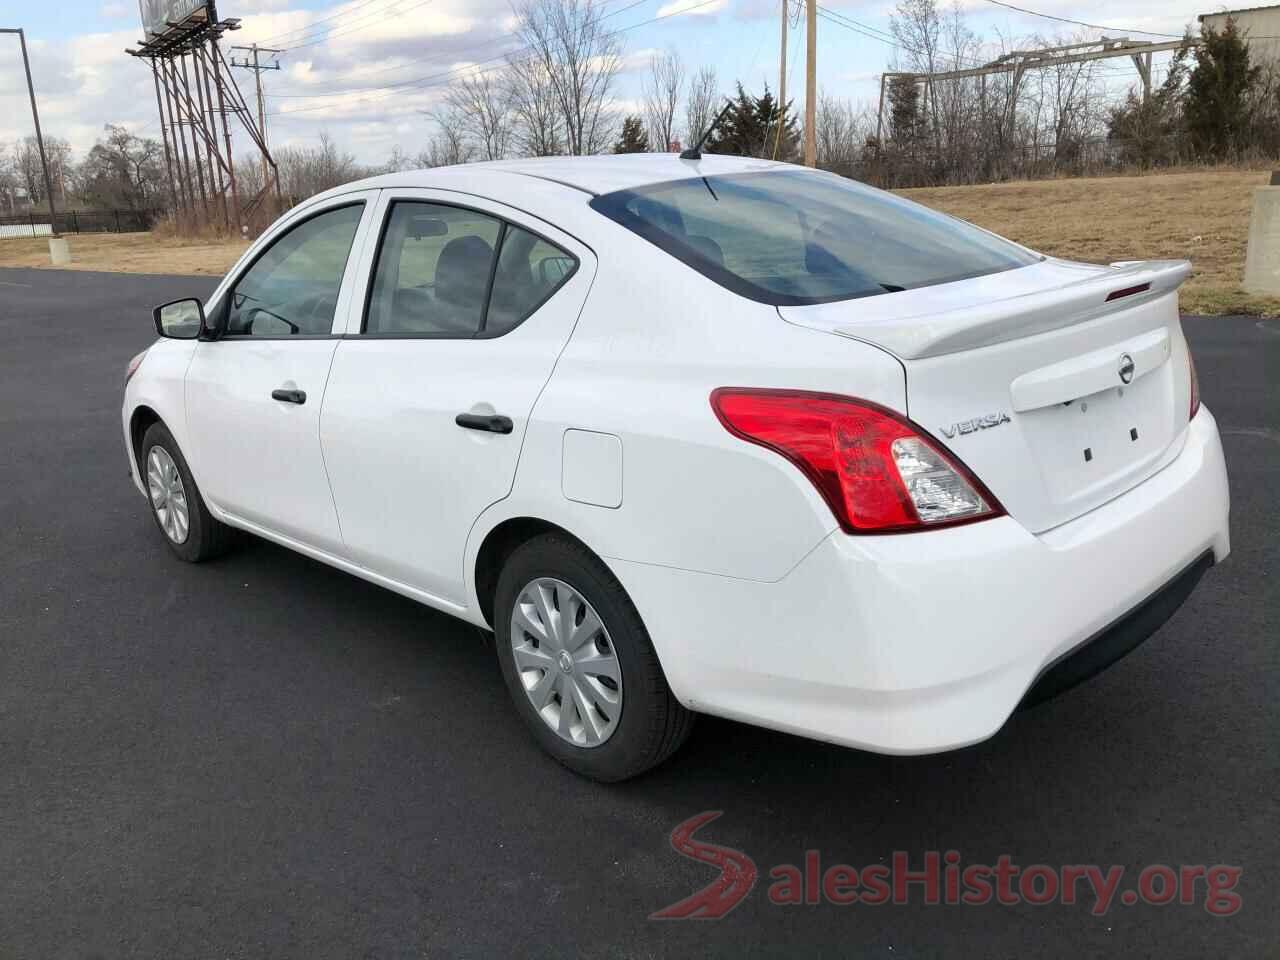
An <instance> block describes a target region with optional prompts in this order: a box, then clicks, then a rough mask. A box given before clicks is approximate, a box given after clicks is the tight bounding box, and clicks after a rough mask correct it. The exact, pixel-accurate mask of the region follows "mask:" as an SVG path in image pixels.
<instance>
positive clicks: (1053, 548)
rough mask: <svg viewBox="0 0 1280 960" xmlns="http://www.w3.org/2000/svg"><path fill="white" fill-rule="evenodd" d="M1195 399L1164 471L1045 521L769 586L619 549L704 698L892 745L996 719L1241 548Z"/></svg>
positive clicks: (1053, 684)
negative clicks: (1194, 411)
mask: <svg viewBox="0 0 1280 960" xmlns="http://www.w3.org/2000/svg"><path fill="white" fill-rule="evenodd" d="M1228 508H1229V495H1228V490H1227V475H1226V467H1225V464H1224V462H1223V457H1222V446H1221V442H1220V440H1219V437H1218V429H1217V425H1216V423H1215V422H1214V420H1213V417H1212V416H1211V415H1210V414H1209V412H1208V410H1205V409H1202V410H1201V412H1200V414H1199V415H1198V416H1197V417H1196V418H1195V420H1194V421H1193V422H1192V423H1191V425H1190V427H1189V428H1188V431H1187V436H1186V441H1185V445H1184V447H1183V449H1182V451H1181V452H1180V453H1179V455H1178V456H1177V457H1176V458H1175V459H1174V460H1173V461H1172V462H1171V463H1170V464H1169V465H1168V466H1166V467H1165V468H1164V469H1162V470H1161V471H1160V472H1159V473H1157V474H1156V475H1155V476H1153V477H1151V478H1149V479H1148V480H1146V481H1145V482H1144V483H1142V484H1141V485H1139V486H1138V487H1136V488H1134V489H1132V490H1130V491H1129V492H1127V493H1125V494H1124V495H1122V496H1120V497H1118V498H1116V499H1114V500H1112V501H1110V502H1109V503H1106V504H1104V505H1102V506H1100V507H1098V508H1097V509H1095V510H1092V511H1090V512H1089V513H1087V514H1085V515H1083V516H1081V517H1079V518H1077V519H1075V520H1073V521H1071V522H1069V523H1066V524H1063V525H1062V526H1059V527H1056V528H1054V529H1052V530H1049V531H1046V532H1044V533H1042V534H1039V535H1033V534H1031V533H1029V532H1028V531H1027V530H1026V529H1025V528H1023V527H1022V526H1021V525H1020V524H1018V523H1017V522H1016V521H1015V520H1013V519H1012V518H1010V517H1001V518H998V519H995V520H990V521H987V522H984V523H977V524H971V525H967V526H960V527H954V528H951V529H944V530H935V531H930V532H928V533H920V534H910V535H899V536H881V537H851V536H845V535H843V534H841V533H839V532H837V533H833V534H831V535H830V536H828V537H827V538H826V539H825V540H823V541H822V542H821V543H820V544H819V545H818V546H817V547H815V548H814V550H813V551H812V552H810V553H809V555H808V556H807V557H805V559H804V560H802V561H801V562H800V563H799V564H798V565H797V566H796V567H795V568H794V569H793V570H791V572H790V573H788V574H787V575H786V576H785V577H783V578H782V579H781V580H778V581H776V582H771V583H766V582H760V581H751V580H741V579H733V578H728V577H720V576H714V575H710V574H702V573H695V572H691V571H687V570H676V569H672V568H668V567H659V566H654V565H648V564H638V563H629V562H626V561H618V560H613V561H610V562H611V564H612V566H613V568H614V570H615V572H616V573H617V575H618V577H619V579H620V580H621V581H622V583H623V585H624V586H625V587H626V588H627V590H628V592H629V593H630V595H631V597H632V599H633V600H634V601H635V603H636V606H637V608H638V609H639V611H640V613H641V615H642V616H643V618H644V620H645V623H646V624H647V625H648V627H649V631H650V634H651V635H652V637H653V641H654V644H655V647H656V648H657V651H658V654H659V656H660V657H661V659H662V664H663V667H664V669H665V671H666V674H667V677H668V680H669V681H670V683H671V686H672V689H673V691H674V692H675V694H676V696H677V697H678V698H679V699H680V700H681V701H682V702H683V703H684V704H685V705H686V706H688V707H690V708H691V709H694V710H699V711H702V712H705V713H711V714H717V715H720V716H725V717H730V718H733V719H738V720H743V721H746V722H749V723H756V724H760V725H762V726H767V727H772V728H775V729H779V730H785V731H788V732H792V733H797V734H801V735H804V736H808V737H813V738H816V739H820V740H827V741H831V742H834V743H840V744H844V745H847V746H853V747H861V748H864V749H868V750H874V751H877V752H882V753H895V754H916V753H933V752H937V751H942V750H948V749H953V748H957V747H962V746H965V745H967V744H971V743H975V742H977V741H980V740H983V739H986V738H987V737H989V736H991V735H992V734H993V733H995V732H996V731H997V730H999V729H1000V727H1001V726H1002V725H1003V724H1004V722H1005V721H1006V720H1007V719H1008V717H1009V715H1010V714H1011V713H1012V712H1013V711H1014V710H1015V709H1016V708H1017V707H1018V705H1019V704H1020V703H1022V702H1023V701H1024V700H1025V701H1027V702H1031V701H1034V700H1036V699H1038V698H1040V697H1041V696H1042V695H1044V694H1046V693H1048V694H1051V693H1052V692H1053V691H1054V689H1055V688H1056V689H1062V688H1064V684H1065V685H1070V684H1071V683H1073V682H1078V681H1079V680H1080V679H1083V678H1084V677H1086V676H1088V675H1091V673H1092V672H1095V671H1096V669H1100V668H1101V667H1102V666H1105V665H1106V663H1109V662H1111V660H1114V659H1115V658H1116V657H1118V656H1121V655H1123V654H1124V653H1125V652H1127V651H1128V650H1129V649H1132V647H1133V646H1136V645H1137V643H1140V642H1141V641H1142V640H1143V639H1145V637H1146V636H1148V635H1149V634H1150V633H1152V632H1154V630H1155V629H1156V628H1157V627H1158V626H1159V625H1160V624H1161V623H1163V622H1164V620H1165V619H1167V618H1168V616H1170V615H1171V614H1172V612H1173V611H1174V610H1176V609H1177V607H1178V605H1180V603H1181V601H1182V599H1184V598H1185V596H1186V595H1187V593H1189V592H1190V587H1191V586H1194V581H1195V580H1196V579H1198V576H1199V574H1200V573H1203V569H1204V567H1205V566H1207V565H1208V563H1209V562H1211V561H1221V560H1222V559H1223V558H1225V557H1226V555H1227V553H1228V552H1229V550H1230V540H1229V534H1228V529H1227V515H1228Z"/></svg>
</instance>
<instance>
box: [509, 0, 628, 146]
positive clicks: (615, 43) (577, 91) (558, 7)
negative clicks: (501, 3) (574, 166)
mask: <svg viewBox="0 0 1280 960" xmlns="http://www.w3.org/2000/svg"><path fill="white" fill-rule="evenodd" d="M602 7H603V4H602V3H601V2H599V0H522V2H521V3H520V4H519V5H518V6H517V7H516V8H515V14H516V18H517V21H518V23H517V25H516V29H515V34H516V36H517V37H519V38H520V40H521V42H522V43H523V44H524V46H525V47H526V48H528V50H529V53H530V57H531V58H532V59H533V60H534V61H535V62H536V63H538V64H540V65H541V67H542V69H543V70H544V71H545V72H546V76H547V79H548V82H549V83H550V84H551V89H552V91H553V92H554V93H555V96H556V100H557V103H558V105H559V107H560V113H561V116H562V118H563V121H564V135H565V144H564V146H565V149H566V150H567V152H568V153H570V154H573V155H575V156H580V155H582V154H589V153H599V152H600V151H602V150H604V149H605V148H606V147H607V146H608V145H609V141H610V138H611V134H612V128H613V111H612V110H611V108H610V107H611V98H610V91H611V90H612V88H613V84H614V81H615V80H616V79H617V75H618V69H619V66H620V64H621V49H622V46H621V43H620V41H619V40H618V37H617V34H616V33H613V32H611V31H609V30H608V29H606V27H605V25H604V23H603V18H602V16H601V10H602Z"/></svg>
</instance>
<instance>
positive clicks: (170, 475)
mask: <svg viewBox="0 0 1280 960" xmlns="http://www.w3.org/2000/svg"><path fill="white" fill-rule="evenodd" d="M138 461H139V465H140V466H141V467H142V482H143V485H144V486H146V488H147V499H148V500H149V501H150V502H151V516H152V518H153V519H154V520H155V522H156V526H157V527H159V528H160V532H161V533H162V534H164V539H165V542H167V543H168V544H169V549H171V550H172V551H173V552H174V553H176V554H177V555H178V556H179V557H181V558H182V559H183V560H186V561H187V562H188V563H199V562H200V561H201V560H208V559H210V558H211V557H215V556H217V555H218V554H220V553H222V552H223V551H224V550H225V549H226V548H227V547H228V546H229V545H230V543H231V539H232V536H233V531H232V530H231V528H230V527H228V526H227V525H226V524H224V523H221V522H219V521H218V520H216V519H215V518H214V517H213V515H212V514H210V513H209V508H208V507H206V506H205V503H204V497H202V496H201V495H200V489H199V488H198V487H197V486H196V481H195V479H194V478H193V477H192V476H191V469H190V468H189V467H188V466H187V461H186V458H185V457H183V455H182V451H181V450H179V449H178V444H177V441H175V440H174V439H173V434H171V433H170V432H169V429H168V427H166V426H165V425H164V424H163V423H153V424H152V425H151V426H150V427H148V428H147V432H146V433H144V434H143V435H142V446H141V448H140V449H139V453H138Z"/></svg>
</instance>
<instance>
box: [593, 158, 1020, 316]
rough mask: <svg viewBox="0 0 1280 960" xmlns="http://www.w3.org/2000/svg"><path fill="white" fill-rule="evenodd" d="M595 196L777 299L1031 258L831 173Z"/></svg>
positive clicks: (802, 299)
mask: <svg viewBox="0 0 1280 960" xmlns="http://www.w3.org/2000/svg"><path fill="white" fill-rule="evenodd" d="M591 206H592V207H593V208H594V209H596V210H597V211H599V212H600V213H602V214H604V215H605V216H607V217H609V218H610V219H612V220H615V221H616V222H618V223H620V224H621V225H622V226H624V227H627V228H628V229H629V230H632V231H634V232H635V233H637V234H639V235H640V236H642V237H644V238H645V239H646V240H649V241H650V242H651V243H654V244H656V245H657V246H658V247H660V248H662V249H663V250H665V251H666V252H667V253H669V254H671V255H672V256H674V257H676V258H677V259H679V260H681V261H683V262H684V263H687V264H688V265H689V266H691V267H693V268H694V269H695V270H698V271H699V272H700V273H702V274H704V275H705V276H707V277H709V278H710V279H712V280H714V281H716V282H717V283H719V284H720V285H721V286H724V287H728V288H729V289H730V290H733V291H734V292H735V293H738V294H741V295H742V296H744V297H749V298H750V299H752V300H758V301H761V302H763V303H770V304H774V305H777V306H794V305H802V304H810V303H830V302H832V301H835V300H849V299H853V298H855V297H868V296H874V295H876V294H881V293H891V292H894V291H898V290H910V289H913V288H915V287H925V286H930V285H932V284H937V283H947V282H949V281H952V280H963V279H966V278H968V277H977V276H983V275H985V274H990V273H998V272H1000V271H1002V270H1011V269H1014V268H1015V267H1021V266H1025V265H1027V264H1029V263H1034V262H1036V260H1037V259H1038V258H1037V257H1036V256H1035V255H1034V254H1031V253H1028V252H1026V251H1025V250H1023V249H1022V248H1020V247H1017V246H1015V245H1014V244H1012V243H1009V242H1008V241H1006V240H1001V239H1000V238H998V237H995V236H992V235H991V234H989V233H987V232H985V231H983V230H979V229H978V228H977V227H974V226H972V225H970V224H968V223H965V222H964V221H962V220H956V219H954V218H952V217H948V216H946V215H944V214H940V213H936V212H934V211H932V210H929V209H928V208H926V207H922V206H920V205H919V204H915V203H911V202H910V201H908V200H903V199H902V198H900V197H895V196H893V195H892V194H889V193H885V192H883V191H881V190H876V189H874V188H872V187H868V186H865V185H863V184H860V183H856V182H855V181H852V180H846V179H844V178H843V177H837V176H835V175H828V174H815V173H808V172H800V171H784V172H770V173H750V174H731V175H726V176H715V177H698V178H693V179H689V180H677V181H673V182H670V183H659V184H652V185H650V186H646V187H641V188H638V189H635V190H620V191H617V192H615V193H608V194H604V195H603V196H600V197H596V198H595V199H594V200H592V201H591Z"/></svg>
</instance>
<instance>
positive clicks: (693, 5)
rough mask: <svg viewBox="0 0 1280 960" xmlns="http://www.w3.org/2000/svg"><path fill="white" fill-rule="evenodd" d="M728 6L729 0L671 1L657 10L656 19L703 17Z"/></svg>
mask: <svg viewBox="0 0 1280 960" xmlns="http://www.w3.org/2000/svg"><path fill="white" fill-rule="evenodd" d="M728 5H729V0H710V2H707V0H672V2H671V3H666V4H663V5H662V6H661V7H659V8H658V12H657V14H655V16H658V17H674V16H677V15H687V16H691V17H705V16H710V15H711V14H713V13H719V12H720V11H721V10H723V9H724V8H725V7H727V6H728Z"/></svg>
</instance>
